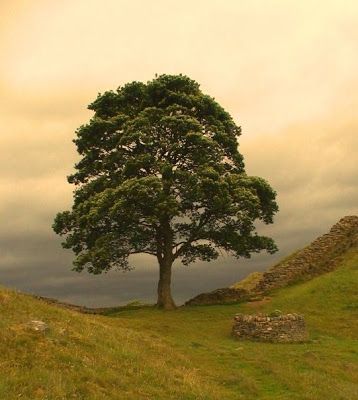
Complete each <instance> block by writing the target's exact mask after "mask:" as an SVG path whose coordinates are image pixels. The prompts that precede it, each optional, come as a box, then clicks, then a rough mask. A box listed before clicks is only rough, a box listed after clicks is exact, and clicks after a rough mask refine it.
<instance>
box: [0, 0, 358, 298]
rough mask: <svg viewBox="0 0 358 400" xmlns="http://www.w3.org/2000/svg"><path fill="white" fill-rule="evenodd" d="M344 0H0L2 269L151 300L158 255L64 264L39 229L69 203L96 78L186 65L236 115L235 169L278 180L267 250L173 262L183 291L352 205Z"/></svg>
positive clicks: (297, 238)
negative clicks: (95, 271)
mask: <svg viewBox="0 0 358 400" xmlns="http://www.w3.org/2000/svg"><path fill="white" fill-rule="evenodd" d="M357 19H358V3H357V2H356V1H345V2H344V3H342V2H341V1H338V0H337V1H328V2H327V1H323V0H322V1H308V0H307V1H300V2H297V1H289V0H287V1H285V2H283V1H278V0H267V1H266V0H265V1H264V0H261V1H255V0H253V1H241V2H238V1H236V0H232V1H230V0H227V1H225V2H222V1H217V0H205V1H201V0H197V1H195V2H191V1H181V2H177V1H170V0H169V1H168V0H166V1H164V0H157V1H155V2H151V3H150V2H146V1H121V0H116V1H115V0H107V1H104V2H103V1H99V0H98V1H97V0H78V1H76V2H73V1H68V0H64V1H61V2H57V1H51V0H46V1H45V0H44V1H42V0H39V1H36V2H33V1H30V0H29V1H26V0H21V1H20V0H18V1H14V0H13V1H10V0H9V1H2V2H1V3H0V35H1V36H0V50H1V54H2V63H1V65H0V108H1V114H0V130H1V132H0V135H1V136H0V167H1V175H0V282H1V284H3V285H8V286H11V287H15V288H18V289H20V290H25V291H28V292H32V293H37V294H42V295H47V296H52V297H57V298H59V299H62V300H66V301H70V302H75V303H78V304H86V305H90V306H102V305H114V304H120V303H125V302H127V301H129V300H132V299H142V300H146V301H153V300H154V298H155V290H156V281H157V275H158V271H157V266H156V262H155V260H154V259H152V258H150V257H147V256H137V257H135V258H133V259H132V261H133V265H135V266H136V269H135V270H134V271H131V272H129V273H126V274H123V273H121V272H115V271H114V272H111V273H109V274H107V275H103V276H90V275H89V274H87V273H82V274H77V273H75V272H72V271H71V261H72V254H71V253H70V252H68V251H65V250H63V249H62V248H61V246H60V239H59V238H58V237H56V235H55V234H54V233H53V232H52V230H51V224H52V221H53V218H54V215H55V214H56V213H57V212H58V211H62V210H64V209H67V208H69V207H70V205H71V202H72V187H71V186H70V185H68V184H67V182H66V176H67V175H68V174H70V173H71V171H72V168H73V164H74V163H75V161H76V159H77V155H76V152H75V148H74V145H73V143H72V139H73V138H74V132H75V129H76V128H77V127H78V126H80V125H81V124H82V123H85V122H86V121H87V120H88V118H89V117H90V116H91V113H90V112H89V111H88V110H86V106H87V105H88V104H89V103H90V102H91V101H92V100H93V99H94V98H95V97H96V95H97V93H98V92H103V91H104V90H107V89H115V88H116V87H118V86H119V85H122V84H124V83H126V82H128V81H132V80H142V81H146V80H149V79H152V78H153V77H154V74H155V73H174V74H176V73H184V74H187V75H188V76H190V77H192V78H193V79H195V80H197V81H198V82H199V83H200V84H201V87H202V90H203V91H204V92H206V93H208V94H210V95H212V96H214V97H215V98H216V100H217V101H218V102H219V103H220V104H221V105H223V106H224V107H225V108H226V109H227V110H228V111H229V112H230V113H231V114H232V116H233V117H234V119H235V120H236V121H237V123H238V124H239V125H241V126H242V129H243V135H242V137H241V138H240V151H241V152H242V153H243V155H244V157H245V162H246V168H247V172H248V173H249V174H251V175H258V176H262V177H264V178H266V179H267V180H268V181H269V182H270V184H271V185H272V186H273V187H274V189H275V190H276V191H277V193H278V203H279V206H280V212H279V213H278V215H277V217H276V219H275V223H274V224H273V225H269V226H263V227H261V226H260V227H259V231H260V232H261V233H264V234H266V235H269V236H272V237H274V238H275V240H276V241H277V244H278V246H279V248H280V251H279V253H277V254H275V255H274V256H269V255H266V254H262V255H257V256H255V257H253V258H252V259H251V260H243V261H241V260H240V261H237V260H235V259H232V258H230V257H223V258H220V259H219V260H217V261H215V262H212V263H209V264H207V263H197V264H195V265H193V266H191V267H183V266H181V265H179V264H178V265H177V266H176V268H175V277H174V296H175V298H176V300H177V301H178V302H179V303H180V302H182V301H184V300H185V299H188V298H189V297H191V296H193V295H195V294H197V293H199V292H201V291H206V290H210V289H214V288H217V287H222V286H225V285H228V284H230V283H232V282H235V281H236V280H238V279H240V278H241V277H243V276H245V275H247V274H248V273H249V272H250V271H253V270H262V269H264V268H266V267H267V266H269V265H270V264H272V263H273V262H275V261H276V260H277V259H279V258H281V257H283V256H285V255H287V254H289V253H290V252H292V251H294V250H295V249H297V248H299V247H302V246H304V245H305V244H307V243H309V242H310V241H311V240H312V239H314V238H315V237H316V236H317V235H319V234H322V233H325V232H326V231H327V230H328V229H329V228H330V226H331V225H333V224H334V223H335V222H336V221H337V220H338V219H339V218H341V217H343V216H345V215H351V214H357V213H358V190H357V182H358V172H357V165H358V156H357V154H358V135H357V133H358V116H357V106H358V94H357V93H358V80H357V76H356V73H357V70H358V21H357Z"/></svg>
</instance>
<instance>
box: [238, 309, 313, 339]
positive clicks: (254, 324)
mask: <svg viewBox="0 0 358 400" xmlns="http://www.w3.org/2000/svg"><path fill="white" fill-rule="evenodd" d="M232 334H233V336H234V337H235V338H236V339H249V340H257V341H262V342H277V343H294V342H304V341H306V340H307V339H308V333H307V330H306V325H305V320H304V318H303V316H302V315H299V314H286V315H273V316H272V315H267V314H258V315H244V314H237V315H236V316H235V319H234V326H233V328H232Z"/></svg>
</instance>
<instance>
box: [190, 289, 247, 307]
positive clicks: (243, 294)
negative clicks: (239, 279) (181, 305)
mask: <svg viewBox="0 0 358 400" xmlns="http://www.w3.org/2000/svg"><path fill="white" fill-rule="evenodd" d="M249 298H250V295H249V293H248V292H247V291H246V290H243V289H233V288H222V289H216V290H214V291H212V292H209V293H201V294H199V295H198V296H196V297H194V298H193V299H191V300H189V301H187V302H186V303H185V305H191V306H196V305H209V304H229V303H237V302H239V301H245V300H249Z"/></svg>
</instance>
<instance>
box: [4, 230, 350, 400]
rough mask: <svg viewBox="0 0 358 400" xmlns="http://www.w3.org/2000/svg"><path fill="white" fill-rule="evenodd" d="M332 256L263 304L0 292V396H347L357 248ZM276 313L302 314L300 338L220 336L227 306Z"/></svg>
mask: <svg viewBox="0 0 358 400" xmlns="http://www.w3.org/2000/svg"><path fill="white" fill-rule="evenodd" d="M352 239H353V236H352ZM337 256H338V255H337ZM322 257H323V258H325V254H322ZM332 259H335V260H336V261H335V263H334V268H333V270H332V271H329V272H325V273H323V274H319V275H316V274H312V275H310V279H309V280H306V281H302V280H301V281H300V280H298V281H296V283H295V284H293V283H292V284H290V285H288V286H287V285H286V286H285V287H281V288H276V289H274V290H271V289H270V296H269V297H267V296H265V298H263V300H259V301H250V302H243V303H240V304H231V305H212V306H201V307H181V308H179V309H178V310H176V311H172V312H165V311H160V310H157V309H155V308H153V307H144V308H139V309H133V308H132V309H131V308H130V307H129V308H128V309H125V308H119V309H115V308H114V309H110V310H104V311H103V314H102V315H89V314H83V313H79V312H78V311H75V310H70V309H64V308H62V307H58V306H56V305H53V304H48V303H47V302H45V301H44V300H41V299H36V298H34V297H32V296H29V295H24V294H21V293H18V292H15V291H11V290H8V289H5V288H2V289H0V354H1V357H0V399H6V400H15V399H26V400H35V399H41V400H44V399H51V400H60V399H61V400H63V399H66V400H67V399H86V400H87V399H88V400H92V399H93V400H102V399H109V400H112V399H118V400H119V399H121V400H122V399H123V400H142V399H143V400H148V399H153V400H164V399H165V400H187V399H188V400H219V399H220V400H222V399H224V400H237V399H259V400H260V399H262V400H271V399H272V400H274V399H275V400H277V399H282V400H286V399H287V400H288V399H289V400H302V399H306V400H320V399H322V400H323V399H330V400H355V399H357V398H358V396H357V394H358V385H357V382H358V346H357V341H356V338H357V336H358V318H357V317H358V295H357V287H358V247H357V246H356V245H355V244H354V242H352V245H350V246H348V247H347V248H345V250H344V254H343V253H342V252H341V253H340V255H339V258H337V259H336V258H335V257H333V258H332ZM288 261H289V260H286V261H284V262H288ZM322 265H324V266H325V265H328V264H326V263H323V264H322ZM324 268H326V267H324ZM325 271H326V270H325ZM259 281H261V280H259ZM277 309H278V310H281V311H282V312H283V313H290V312H294V313H300V314H303V315H304V317H305V320H306V324H307V329H308V332H309V335H310V340H309V341H308V342H307V343H304V344H272V343H257V342H250V341H237V340H234V339H233V338H232V337H231V335H230V332H231V327H232V323H233V317H234V315H235V314H236V313H238V312H241V313H258V312H265V313H270V312H272V311H274V310H277ZM31 321H39V322H36V323H34V322H31ZM41 323H42V324H43V325H41ZM41 326H44V327H45V328H44V329H43V330H39V331H36V330H35V329H37V327H41Z"/></svg>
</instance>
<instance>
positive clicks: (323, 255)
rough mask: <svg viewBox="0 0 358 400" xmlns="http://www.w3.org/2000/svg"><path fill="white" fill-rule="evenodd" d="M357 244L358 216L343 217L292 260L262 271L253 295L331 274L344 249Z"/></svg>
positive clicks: (340, 259)
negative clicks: (326, 273) (327, 273)
mask: <svg viewBox="0 0 358 400" xmlns="http://www.w3.org/2000/svg"><path fill="white" fill-rule="evenodd" d="M357 245H358V217H356V216H348V217H344V218H342V219H341V220H340V221H339V222H338V223H337V224H335V225H333V227H332V228H331V230H330V231H329V233H326V234H325V235H323V236H320V237H318V238H317V239H316V240H314V241H313V242H312V243H311V244H310V245H309V246H307V247H305V248H304V249H302V250H300V251H298V252H297V253H296V254H295V256H294V257H292V258H289V259H288V260H287V261H284V262H282V263H280V264H278V265H276V266H274V267H272V268H270V269H269V270H268V271H266V272H264V273H263V275H262V277H261V279H260V280H259V282H258V283H257V285H256V286H255V287H254V288H253V290H252V292H256V293H266V292H268V291H270V290H272V289H277V288H280V287H284V286H287V285H288V284H291V283H294V282H297V281H299V280H308V279H311V278H313V277H314V276H317V275H321V274H323V273H325V272H329V271H332V270H333V269H334V268H336V267H337V266H338V264H339V263H340V261H342V256H344V254H345V253H346V252H347V250H349V249H350V248H351V247H353V246H357Z"/></svg>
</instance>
